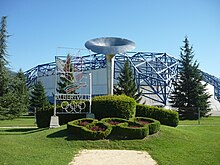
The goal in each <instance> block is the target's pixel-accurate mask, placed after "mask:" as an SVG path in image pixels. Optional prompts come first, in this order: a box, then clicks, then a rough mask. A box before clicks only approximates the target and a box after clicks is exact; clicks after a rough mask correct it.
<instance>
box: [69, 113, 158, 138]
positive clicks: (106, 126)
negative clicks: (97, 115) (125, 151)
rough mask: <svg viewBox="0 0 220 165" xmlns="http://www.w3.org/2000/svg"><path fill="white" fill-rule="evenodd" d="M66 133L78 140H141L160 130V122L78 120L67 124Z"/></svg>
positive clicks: (110, 119) (120, 119) (141, 118)
mask: <svg viewBox="0 0 220 165" xmlns="http://www.w3.org/2000/svg"><path fill="white" fill-rule="evenodd" d="M67 130H68V132H69V133H70V134H71V135H73V136H74V137H77V138H78V139H91V140H92V139H93V140H95V139H104V138H112V139H143V138H145V137H146V136H148V135H149V134H154V133H156V132H158V131H159V130H160V122H159V121H157V120H154V119H151V118H145V117H137V118H135V119H134V120H133V121H130V120H126V119H122V118H104V119H102V120H101V121H98V120H95V119H88V118H85V119H79V120H74V121H72V122H69V123H68V124H67Z"/></svg>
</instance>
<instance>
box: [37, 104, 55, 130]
mask: <svg viewBox="0 0 220 165" xmlns="http://www.w3.org/2000/svg"><path fill="white" fill-rule="evenodd" d="M53 113H54V112H53V109H52V108H50V107H48V108H45V110H38V111H37V112H36V123H37V127H38V128H47V127H49V126H50V118H51V116H53Z"/></svg>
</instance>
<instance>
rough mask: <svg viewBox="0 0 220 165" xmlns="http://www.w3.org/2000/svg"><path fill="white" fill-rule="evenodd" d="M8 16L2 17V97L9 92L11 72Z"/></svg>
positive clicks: (0, 70)
mask: <svg viewBox="0 0 220 165" xmlns="http://www.w3.org/2000/svg"><path fill="white" fill-rule="evenodd" d="M6 19H7V17H6V16H3V17H2V20H1V29H0V97H3V96H4V94H5V93H7V90H8V89H7V88H8V83H9V73H8V69H7V65H8V61H7V56H8V54H7V38H8V36H9V35H8V32H7V30H6Z"/></svg>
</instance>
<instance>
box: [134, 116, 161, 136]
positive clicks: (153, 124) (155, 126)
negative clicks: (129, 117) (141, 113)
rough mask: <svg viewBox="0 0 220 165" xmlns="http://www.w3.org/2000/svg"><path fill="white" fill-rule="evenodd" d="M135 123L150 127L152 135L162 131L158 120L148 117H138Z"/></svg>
mask: <svg viewBox="0 0 220 165" xmlns="http://www.w3.org/2000/svg"><path fill="white" fill-rule="evenodd" d="M135 121H136V122H138V123H140V124H143V125H148V127H149V134H150V135H152V134H154V133H157V132H158V131H159V130H160V122H159V121H158V120H154V119H151V118H146V117H136V118H135Z"/></svg>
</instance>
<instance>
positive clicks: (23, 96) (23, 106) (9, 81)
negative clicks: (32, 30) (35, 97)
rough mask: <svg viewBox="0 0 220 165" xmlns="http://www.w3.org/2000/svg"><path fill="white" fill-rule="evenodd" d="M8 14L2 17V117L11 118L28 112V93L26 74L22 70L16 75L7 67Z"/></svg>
mask: <svg viewBox="0 0 220 165" xmlns="http://www.w3.org/2000/svg"><path fill="white" fill-rule="evenodd" d="M6 19H7V17H6V16H3V17H2V21H1V29H0V119H11V118H14V117H18V116H20V115H21V114H22V113H24V112H27V107H28V93H27V89H26V84H25V76H24V74H23V72H22V71H21V70H20V71H19V72H18V73H17V74H16V75H14V74H13V73H12V71H10V70H9V69H8V68H7V65H8V63H9V62H8V61H7V56H8V54H7V38H8V37H9V35H8V33H7V30H6Z"/></svg>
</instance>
